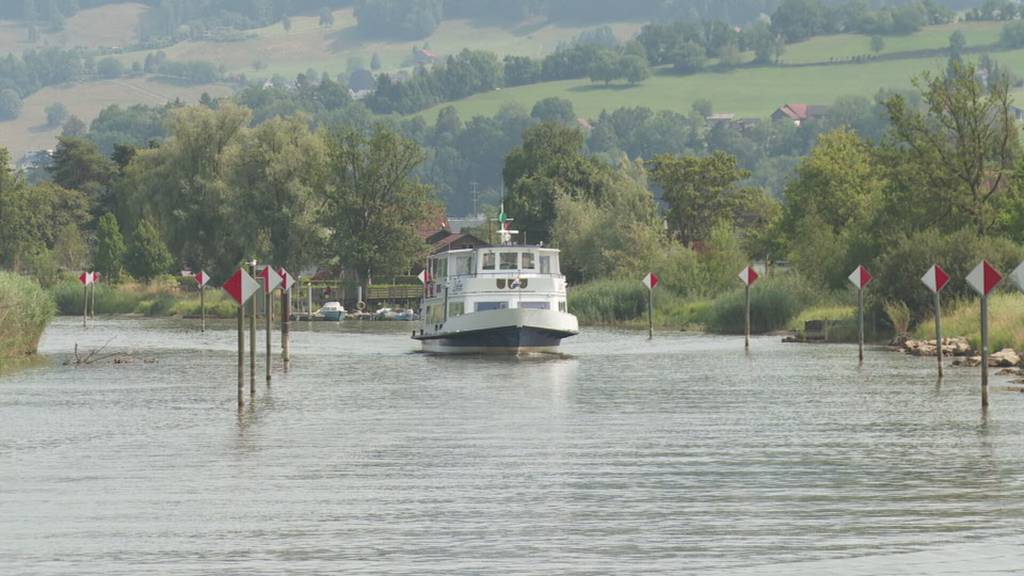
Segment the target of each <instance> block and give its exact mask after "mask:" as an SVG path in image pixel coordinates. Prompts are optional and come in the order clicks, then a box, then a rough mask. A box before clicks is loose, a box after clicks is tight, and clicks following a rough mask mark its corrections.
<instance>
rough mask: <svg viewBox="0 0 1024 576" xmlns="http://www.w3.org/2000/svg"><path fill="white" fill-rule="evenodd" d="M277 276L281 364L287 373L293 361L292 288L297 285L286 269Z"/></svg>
mask: <svg viewBox="0 0 1024 576" xmlns="http://www.w3.org/2000/svg"><path fill="white" fill-rule="evenodd" d="M277 274H278V275H279V276H280V277H281V363H282V364H284V371H285V372H287V371H288V365H289V364H290V363H291V361H292V358H291V353H290V350H289V347H290V342H289V341H288V340H289V337H290V335H291V322H292V286H294V285H295V278H292V275H291V274H289V273H288V271H287V270H285V269H284V268H281V269H280V270H278V271H277Z"/></svg>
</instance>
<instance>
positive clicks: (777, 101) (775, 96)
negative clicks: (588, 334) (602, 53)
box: [421, 51, 1024, 120]
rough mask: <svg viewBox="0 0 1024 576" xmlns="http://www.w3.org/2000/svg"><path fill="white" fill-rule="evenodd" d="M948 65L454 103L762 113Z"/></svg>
mask: <svg viewBox="0 0 1024 576" xmlns="http://www.w3.org/2000/svg"><path fill="white" fill-rule="evenodd" d="M1018 52H1020V55H1019V58H1020V59H1022V60H1024V51H1018ZM943 64H944V62H943V60H942V59H941V58H930V59H914V60H896V61H883V62H869V63H864V64H841V65H820V66H806V67H797V68H787V67H781V68H776V67H769V68H744V69H739V70H733V71H731V72H723V73H714V72H710V73H704V74H695V75H692V76H676V75H672V74H667V73H662V74H659V75H657V76H654V77H652V78H650V79H648V80H647V81H646V82H644V83H643V84H641V85H638V86H632V87H631V86H627V85H624V84H613V85H611V86H610V87H605V86H604V85H603V84H594V83H592V82H590V81H589V80H568V81H563V82H547V83H544V84H535V85H531V86H521V87H517V88H506V89H503V90H497V91H494V92H488V93H486V94H478V95H476V96H473V97H471V98H467V99H465V100H461V101H459V102H455V103H452V104H451V105H452V106H454V107H455V108H456V109H457V110H458V111H459V114H460V116H462V117H463V118H470V117H472V116H475V115H478V114H483V115H491V114H493V113H495V112H497V111H498V110H499V109H500V108H501V107H502V106H503V105H504V104H506V103H515V104H520V105H522V106H525V107H526V108H527V109H529V108H530V107H531V106H532V105H533V103H534V102H536V101H537V100H539V99H541V98H545V97H548V96H557V97H559V98H565V99H568V100H571V101H572V103H573V105H574V107H575V109H576V113H577V114H579V115H580V116H584V117H588V118H593V117H595V116H597V115H598V114H600V112H601V110H613V109H615V108H619V107H622V106H647V107H649V108H651V109H654V110H674V111H676V112H682V113H687V112H689V111H690V106H691V105H692V104H693V102H694V101H695V100H697V99H700V98H706V99H708V100H710V101H711V102H712V103H713V104H714V109H715V111H716V112H732V113H736V114H738V115H740V116H750V117H757V118H764V117H767V116H768V115H769V114H771V112H772V111H773V110H774V109H775V108H777V107H779V106H780V105H782V104H785V103H787V102H806V103H810V104H830V103H832V102H833V101H834V100H835V99H836V98H837V97H838V96H844V95H849V94H860V95H863V96H873V95H874V94H875V93H877V92H878V90H879V88H882V87H886V88H901V87H909V86H910V85H911V78H912V77H913V76H914V75H915V74H918V73H920V72H921V71H922V70H938V69H940V68H941V67H942V66H943ZM443 106H445V105H441V106H437V107H434V108H431V109H429V110H426V111H424V112H421V115H423V116H424V117H425V118H426V119H428V120H433V119H434V118H435V117H436V116H437V112H438V110H440V108H442V107H443Z"/></svg>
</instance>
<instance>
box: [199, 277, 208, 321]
mask: <svg viewBox="0 0 1024 576" xmlns="http://www.w3.org/2000/svg"><path fill="white" fill-rule="evenodd" d="M199 316H200V318H201V320H202V324H200V328H199V331H200V332H206V286H200V287H199Z"/></svg>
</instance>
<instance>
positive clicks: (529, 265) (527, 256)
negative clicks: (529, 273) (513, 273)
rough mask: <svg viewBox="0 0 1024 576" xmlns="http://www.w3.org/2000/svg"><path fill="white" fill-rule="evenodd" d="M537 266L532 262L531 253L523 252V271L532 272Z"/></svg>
mask: <svg viewBox="0 0 1024 576" xmlns="http://www.w3.org/2000/svg"><path fill="white" fill-rule="evenodd" d="M536 267H537V265H536V263H535V262H534V254H533V252H523V265H522V268H523V270H533V269H534V268H536Z"/></svg>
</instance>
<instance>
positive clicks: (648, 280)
mask: <svg viewBox="0 0 1024 576" xmlns="http://www.w3.org/2000/svg"><path fill="white" fill-rule="evenodd" d="M643 282H644V286H647V289H648V290H654V287H655V286H657V285H658V276H657V275H656V274H655V273H654V272H648V273H647V276H644V280H643Z"/></svg>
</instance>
